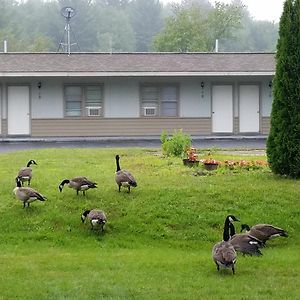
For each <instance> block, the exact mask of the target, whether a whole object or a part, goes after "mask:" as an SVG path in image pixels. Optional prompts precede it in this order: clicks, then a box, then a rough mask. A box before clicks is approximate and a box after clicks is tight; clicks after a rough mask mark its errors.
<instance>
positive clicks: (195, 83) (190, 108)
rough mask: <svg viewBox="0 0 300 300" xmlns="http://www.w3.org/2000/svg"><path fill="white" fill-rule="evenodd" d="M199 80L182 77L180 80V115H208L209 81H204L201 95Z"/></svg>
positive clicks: (209, 109) (209, 105)
mask: <svg viewBox="0 0 300 300" xmlns="http://www.w3.org/2000/svg"><path fill="white" fill-rule="evenodd" d="M201 81H203V82H204V80H200V79H198V80H195V79H189V80H187V79H184V80H182V81H180V110H179V112H180V117H184V118H185V117H186V118H188V117H189V118H192V117H198V118H199V117H210V115H211V104H210V88H209V82H205V83H204V88H203V97H202V88H201Z"/></svg>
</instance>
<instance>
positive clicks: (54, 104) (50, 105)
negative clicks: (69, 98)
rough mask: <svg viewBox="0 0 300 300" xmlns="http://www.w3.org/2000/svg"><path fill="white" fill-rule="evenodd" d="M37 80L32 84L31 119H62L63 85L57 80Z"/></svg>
mask: <svg viewBox="0 0 300 300" xmlns="http://www.w3.org/2000/svg"><path fill="white" fill-rule="evenodd" d="M38 82H39V81H37V80H35V81H33V82H32V88H31V90H32V118H33V119H39V118H62V117H63V115H64V114H63V83H62V81H60V80H59V79H56V80H55V79H51V78H48V79H46V80H41V81H40V82H41V88H40V89H39V88H38Z"/></svg>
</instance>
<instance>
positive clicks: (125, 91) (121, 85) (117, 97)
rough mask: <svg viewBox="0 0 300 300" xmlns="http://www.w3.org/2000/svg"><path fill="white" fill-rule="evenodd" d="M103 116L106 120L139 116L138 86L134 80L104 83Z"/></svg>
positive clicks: (116, 80) (115, 80)
mask: <svg viewBox="0 0 300 300" xmlns="http://www.w3.org/2000/svg"><path fill="white" fill-rule="evenodd" d="M104 116H105V117H106V118H120V117H123V118H138V117H139V116H140V99H139V84H138V81H137V80H136V79H126V78H124V79H119V80H118V79H112V80H110V81H106V82H105V83H104Z"/></svg>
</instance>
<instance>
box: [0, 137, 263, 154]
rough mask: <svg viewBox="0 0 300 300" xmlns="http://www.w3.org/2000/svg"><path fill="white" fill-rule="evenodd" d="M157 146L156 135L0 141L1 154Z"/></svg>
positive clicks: (237, 141) (202, 142)
mask: <svg viewBox="0 0 300 300" xmlns="http://www.w3.org/2000/svg"><path fill="white" fill-rule="evenodd" d="M266 139H267V137H266V136H192V145H193V147H196V148H198V149H208V148H219V149H237V150H256V149H257V150H264V149H265V148H266ZM160 146H161V142H160V137H159V136H150V137H76V138H73V137H66V138H55V137H53V138H2V139H0V152H10V151H18V150H26V149H41V148H113V147H116V148H121V147H142V148H160Z"/></svg>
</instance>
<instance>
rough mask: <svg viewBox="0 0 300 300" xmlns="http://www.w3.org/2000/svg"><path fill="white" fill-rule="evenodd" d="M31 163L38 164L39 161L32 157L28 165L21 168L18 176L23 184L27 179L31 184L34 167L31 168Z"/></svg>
mask: <svg viewBox="0 0 300 300" xmlns="http://www.w3.org/2000/svg"><path fill="white" fill-rule="evenodd" d="M31 165H37V163H36V162H35V161H34V160H33V159H31V160H30V161H29V162H28V163H27V166H26V167H24V168H21V169H20V170H19V173H18V175H17V177H18V178H20V180H21V183H22V185H23V183H24V182H25V181H27V182H28V185H30V180H31V178H32V169H31V168H30V166H31Z"/></svg>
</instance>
